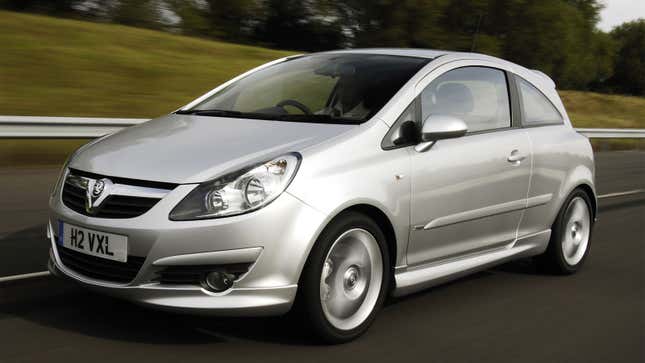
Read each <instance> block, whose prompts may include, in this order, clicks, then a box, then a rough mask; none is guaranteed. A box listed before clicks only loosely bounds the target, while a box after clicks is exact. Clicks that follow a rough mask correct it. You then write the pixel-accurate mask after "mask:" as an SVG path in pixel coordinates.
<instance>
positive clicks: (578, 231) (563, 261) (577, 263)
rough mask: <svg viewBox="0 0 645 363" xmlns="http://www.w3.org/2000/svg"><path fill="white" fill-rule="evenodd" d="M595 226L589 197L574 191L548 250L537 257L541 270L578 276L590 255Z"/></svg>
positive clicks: (560, 216)
mask: <svg viewBox="0 0 645 363" xmlns="http://www.w3.org/2000/svg"><path fill="white" fill-rule="evenodd" d="M593 223H594V219H593V212H592V208H591V200H590V199H589V195H587V193H585V192H584V191H583V190H581V189H576V190H574V191H573V192H572V193H571V194H570V195H569V196H568V197H567V199H566V200H565V202H564V204H563V205H562V207H561V209H560V211H559V212H558V215H557V217H556V219H555V222H554V223H553V226H552V227H551V239H550V241H549V246H548V247H547V250H546V251H545V252H544V254H542V255H540V256H537V257H536V260H537V264H538V267H539V268H540V270H542V271H544V272H548V273H552V274H557V275H570V274H573V273H575V272H577V271H578V270H579V269H580V268H581V267H582V265H583V263H584V262H585V260H586V259H587V255H588V254H589V247H590V244H591V234H592V233H591V232H592V230H593Z"/></svg>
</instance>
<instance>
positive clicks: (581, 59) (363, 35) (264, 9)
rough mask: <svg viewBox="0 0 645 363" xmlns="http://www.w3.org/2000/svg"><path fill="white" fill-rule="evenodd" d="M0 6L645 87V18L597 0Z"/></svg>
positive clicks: (621, 88)
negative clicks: (392, 51)
mask: <svg viewBox="0 0 645 363" xmlns="http://www.w3.org/2000/svg"><path fill="white" fill-rule="evenodd" d="M0 7H2V8H5V9H10V10H14V11H26V12H38V13H45V14H49V15H54V16H64V17H76V18H84V19H90V20H93V21H101V22H114V23H119V24H124V25H131V26H136V27H145V28H152V29H159V30H164V31H169V32H174V33H179V34H185V35H190V36H198V37H204V38H213V39H221V40H226V41H231V42H237V43H246V44H256V45H262V46H268V47H273V48H280V49H289V50H302V51H318V50H328V49H337V48H347V47H418V48H434V49H446V50H457V51H476V52H480V53H485V54H490V55H494V56H498V57H501V58H504V59H508V60H510V61H513V62H516V63H518V64H522V65H524V66H526V67H529V68H534V69H539V70H541V71H543V72H545V73H547V74H549V75H550V76H551V77H552V78H554V79H555V80H556V82H557V84H558V86H559V87H560V88H565V89H580V90H594V91H601V92H615V93H627V94H635V95H644V94H645V19H639V20H636V21H632V22H628V23H624V24H622V25H620V26H618V27H616V28H614V29H613V30H612V31H610V32H603V31H601V30H599V29H598V28H597V24H598V21H599V13H600V10H601V9H602V3H601V2H600V1H599V0H541V1H533V0H337V1H332V0H0Z"/></svg>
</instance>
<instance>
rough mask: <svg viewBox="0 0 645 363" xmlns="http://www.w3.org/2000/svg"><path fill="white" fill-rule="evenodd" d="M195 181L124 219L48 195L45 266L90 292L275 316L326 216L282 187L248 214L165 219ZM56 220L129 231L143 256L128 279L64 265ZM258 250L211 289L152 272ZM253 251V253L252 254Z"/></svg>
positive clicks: (131, 248) (204, 310) (288, 298)
mask: <svg viewBox="0 0 645 363" xmlns="http://www.w3.org/2000/svg"><path fill="white" fill-rule="evenodd" d="M192 188H194V185H180V186H178V187H177V188H176V189H175V190H173V191H171V192H170V193H169V194H168V195H166V197H164V198H163V199H162V200H161V201H160V202H159V203H158V204H157V205H155V206H154V207H153V208H152V209H150V210H149V211H148V212H146V213H145V214H143V215H141V216H139V217H135V218H128V219H109V218H94V217H89V216H85V215H81V214H79V213H76V212H74V211H73V210H71V209H69V208H67V207H66V206H65V205H64V204H63V202H62V201H61V199H60V194H58V195H56V196H54V197H52V198H51V200H50V210H51V215H50V221H49V226H48V235H49V239H50V243H51V251H50V270H51V271H52V273H54V274H56V275H59V276H65V277H67V278H70V279H72V280H75V281H76V282H78V283H80V284H81V285H83V286H86V287H88V288H90V289H92V290H95V291H98V292H101V293H105V294H109V295H112V296H116V297H120V298H124V299H127V300H131V301H133V302H136V303H140V304H144V305H149V306H153V307H156V308H160V309H164V310H174V311H182V312H191V313H199V314H214V315H244V316H251V315H278V314H282V313H285V312H287V311H288V310H289V309H290V308H291V305H292V303H293V301H294V299H295V295H296V290H297V283H298V279H299V276H300V272H301V270H302V268H303V266H304V263H305V261H306V258H307V256H308V253H309V250H310V249H311V246H312V245H313V243H314V241H315V239H316V236H317V235H318V233H319V231H320V229H321V228H322V225H323V222H324V216H323V215H322V214H321V213H319V212H317V211H315V210H314V209H312V208H311V207H309V206H307V205H306V204H304V203H302V202H301V201H300V200H298V199H297V198H295V197H293V196H291V195H290V194H288V193H286V192H285V193H283V195H281V196H280V197H279V198H278V199H276V200H275V201H274V202H273V203H271V204H269V205H268V206H266V207H265V208H263V209H260V210H258V211H255V212H253V213H249V214H245V215H239V216H234V217H227V218H220V219H211V220H200V221H170V220H169V219H168V214H169V212H170V210H171V209H172V208H173V207H174V206H175V205H176V204H177V203H178V202H179V201H180V200H181V199H183V197H184V196H185V195H186V194H187V193H189V192H190V191H191V190H192ZM59 221H63V222H66V223H70V224H74V225H78V226H81V227H85V228H89V229H94V230H98V231H103V232H108V233H114V234H120V235H125V236H128V254H129V255H131V256H138V257H145V261H144V262H143V265H142V266H141V268H140V270H139V272H138V273H137V274H136V277H134V279H133V280H132V281H130V282H128V283H116V282H112V281H104V280H98V279H96V278H91V277H88V276H86V275H83V274H82V273H79V272H77V271H75V270H74V269H72V268H69V267H68V266H66V265H65V264H64V263H63V261H62V260H61V257H60V255H59V253H58V248H59V247H58V245H57V243H56V236H57V235H58V233H59V232H58V228H59V227H58V226H59V223H58V222H59ZM251 250H260V251H261V253H258V254H257V256H256V257H254V258H255V261H245V262H252V265H251V267H250V269H249V271H248V272H247V273H245V274H243V275H242V276H241V277H240V278H239V279H238V280H236V281H235V283H234V284H233V286H232V288H230V289H228V290H226V291H224V292H222V293H215V292H212V291H209V290H207V289H204V288H203V287H202V286H201V285H199V284H183V285H182V284H172V285H170V284H164V283H159V282H155V279H154V278H155V276H156V274H157V273H158V272H159V270H160V269H161V268H163V267H164V266H165V265H168V264H170V265H177V264H181V263H185V264H188V265H205V264H213V265H217V264H218V263H220V262H221V261H222V260H223V259H224V260H226V261H228V262H230V263H235V262H242V261H237V260H236V259H241V258H242V257H240V256H245V257H244V258H246V259H248V258H249V257H248V256H249V253H247V252H248V251H251ZM251 255H252V254H251Z"/></svg>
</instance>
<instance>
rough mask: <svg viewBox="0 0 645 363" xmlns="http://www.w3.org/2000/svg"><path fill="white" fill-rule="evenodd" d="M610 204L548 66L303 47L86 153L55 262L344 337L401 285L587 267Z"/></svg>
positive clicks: (56, 209)
mask: <svg viewBox="0 0 645 363" xmlns="http://www.w3.org/2000/svg"><path fill="white" fill-rule="evenodd" d="M596 204H597V203H596V197H595V189H594V160H593V153H592V149H591V146H590V144H589V141H588V140H587V139H586V138H585V137H583V136H581V135H579V134H578V133H576V131H575V130H574V129H573V128H572V126H571V123H570V121H569V119H568V117H567V113H566V111H565V109H564V106H563V104H562V102H561V101H560V98H559V97H558V94H557V92H556V90H555V84H554V83H553V81H552V80H551V79H550V78H548V77H547V76H546V75H544V74H542V73H539V72H537V71H532V70H528V69H525V68H523V67H521V66H519V65H517V64H513V63H510V62H507V61H504V60H501V59H498V58H494V57H490V56H484V55H479V54H469V53H454V52H445V51H430V50H404V49H366V50H346V51H333V52H324V53H316V54H310V55H298V56H292V57H287V58H284V59H280V60H276V61H274V62H271V63H268V64H265V65H263V66H260V67H258V68H256V69H253V70H251V71H249V72H247V73H244V74H242V75H240V76H239V77H236V78H234V79H232V80H230V81H228V82H226V83H224V84H222V85H221V86H219V87H217V88H215V89H214V90H212V91H210V92H208V93H207V94H205V95H203V96H201V97H199V98H198V99H196V100H195V101H193V102H191V103H190V104H188V105H186V106H184V107H183V108H181V109H179V110H178V111H175V112H174V113H172V114H170V115H167V116H164V117H160V118H158V119H155V120H152V121H149V122H146V123H143V124H141V125H138V126H134V127H131V128H128V129H126V130H123V131H120V132H117V133H115V134H112V135H110V136H107V137H103V138H100V139H97V140H95V141H93V142H90V143H89V144H87V145H85V146H83V147H81V148H80V149H79V150H78V151H76V152H75V153H74V154H73V155H72V156H71V157H70V158H69V160H68V162H67V163H66V164H65V166H64V168H63V170H62V172H61V176H60V178H59V181H58V182H57V184H56V185H55V187H54V188H53V191H52V194H51V199H50V208H51V216H50V219H49V226H48V235H49V239H50V242H51V260H50V270H51V271H52V272H54V273H55V274H57V275H59V276H66V277H68V278H71V279H73V280H76V281H77V282H79V283H81V284H82V285H84V286H87V287H88V288H91V289H94V290H97V291H100V292H104V293H107V294H111V295H114V296H118V297H122V298H126V299H130V300H132V301H135V302H137V303H141V304H145V305H149V306H152V307H156V308H161V309H169V310H179V311H184V312H193V313H208V314H216V315H246V316H248V315H275V314H283V313H286V312H288V311H290V310H292V307H294V309H293V310H294V313H298V314H301V315H302V317H303V318H304V320H305V321H307V322H308V324H309V326H310V327H311V328H312V329H313V331H314V332H316V333H317V334H318V335H319V336H320V337H321V338H322V339H324V340H326V341H328V342H343V341H347V340H350V339H353V338H355V337H357V336H358V335H360V334H361V333H363V332H365V331H366V329H367V328H368V326H369V325H370V324H371V323H372V321H373V320H374V318H375V315H376V313H377V311H378V310H379V309H380V308H381V306H382V305H383V302H384V300H385V299H386V298H387V297H388V296H389V295H394V296H401V295H405V294H409V293H412V292H415V291H419V290H421V289H425V288H428V287H430V286H433V285H436V284H439V283H442V282H445V281H447V280H450V279H454V278H457V277H459V276H462V275H464V274H467V273H471V272H473V271H477V270H481V269H484V268H488V267H490V266H493V265H496V264H500V263H503V262H506V261H509V260H511V259H517V258H521V257H528V256H534V257H535V260H536V263H537V264H538V266H540V267H542V268H544V269H545V270H547V271H550V272H554V273H560V274H569V273H573V272H575V271H576V270H578V269H579V268H580V266H581V265H582V263H583V262H584V260H585V257H586V256H587V252H588V250H589V241H590V235H591V230H592V226H593V223H594V220H595V216H596V209H597V207H596Z"/></svg>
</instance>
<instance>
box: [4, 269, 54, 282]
mask: <svg viewBox="0 0 645 363" xmlns="http://www.w3.org/2000/svg"><path fill="white" fill-rule="evenodd" d="M49 274H50V273H49V271H41V272H32V273H28V274H22V275H13V276H5V277H0V282H7V281H16V280H24V279H30V278H33V277H42V276H48V275H49Z"/></svg>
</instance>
